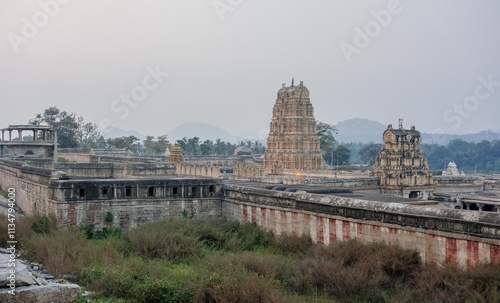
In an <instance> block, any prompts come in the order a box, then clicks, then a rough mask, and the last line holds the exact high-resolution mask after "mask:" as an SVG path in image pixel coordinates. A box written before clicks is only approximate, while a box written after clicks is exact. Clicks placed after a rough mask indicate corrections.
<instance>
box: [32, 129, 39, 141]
mask: <svg viewBox="0 0 500 303" xmlns="http://www.w3.org/2000/svg"><path fill="white" fill-rule="evenodd" d="M37 134H38V132H37V130H36V129H34V130H33V141H37V140H38V138H37V137H38V136H37Z"/></svg>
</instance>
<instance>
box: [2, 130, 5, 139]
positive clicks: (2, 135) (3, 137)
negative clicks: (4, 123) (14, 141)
mask: <svg viewBox="0 0 500 303" xmlns="http://www.w3.org/2000/svg"><path fill="white" fill-rule="evenodd" d="M2 141H5V138H4V130H2Z"/></svg>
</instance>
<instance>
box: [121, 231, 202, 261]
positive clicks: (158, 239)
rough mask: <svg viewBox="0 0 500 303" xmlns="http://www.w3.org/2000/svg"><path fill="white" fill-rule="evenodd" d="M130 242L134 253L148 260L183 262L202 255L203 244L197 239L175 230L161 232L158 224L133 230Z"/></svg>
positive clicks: (129, 235)
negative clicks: (160, 259) (162, 259)
mask: <svg viewBox="0 0 500 303" xmlns="http://www.w3.org/2000/svg"><path fill="white" fill-rule="evenodd" d="M160 226H161V224H160ZM128 241H129V243H130V248H131V250H132V252H135V253H136V254H138V255H140V256H143V257H146V258H165V259H168V260H171V261H182V260H185V259H187V258H189V257H191V256H195V255H198V254H200V253H201V244H200V242H198V240H197V239H196V238H195V237H192V236H187V235H185V234H184V233H183V232H182V231H179V230H175V229H174V230H168V229H164V230H161V229H159V228H158V226H157V224H151V225H144V226H141V227H139V228H137V229H134V230H131V231H130V232H129V234H128Z"/></svg>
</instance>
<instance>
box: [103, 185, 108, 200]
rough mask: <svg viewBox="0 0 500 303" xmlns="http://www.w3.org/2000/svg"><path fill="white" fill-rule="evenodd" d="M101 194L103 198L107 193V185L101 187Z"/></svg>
mask: <svg viewBox="0 0 500 303" xmlns="http://www.w3.org/2000/svg"><path fill="white" fill-rule="evenodd" d="M101 195H102V196H103V197H105V198H107V197H108V195H109V186H104V187H101Z"/></svg>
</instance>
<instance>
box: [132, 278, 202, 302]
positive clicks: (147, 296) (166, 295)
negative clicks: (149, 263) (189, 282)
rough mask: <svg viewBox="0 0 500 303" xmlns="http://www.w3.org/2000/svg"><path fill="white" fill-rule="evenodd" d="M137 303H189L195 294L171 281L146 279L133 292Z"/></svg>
mask: <svg viewBox="0 0 500 303" xmlns="http://www.w3.org/2000/svg"><path fill="white" fill-rule="evenodd" d="M131 291H132V293H133V298H134V299H135V300H136V302H144V303H189V302H195V301H194V294H193V292H192V291H191V290H189V289H184V288H183V287H182V286H181V285H179V283H178V282H176V281H172V280H169V279H160V280H157V279H151V278H146V279H145V280H144V281H142V282H141V283H138V284H136V285H135V287H134V288H133V289H132V290H131Z"/></svg>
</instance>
